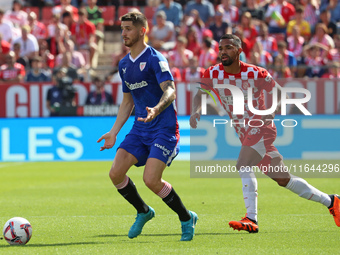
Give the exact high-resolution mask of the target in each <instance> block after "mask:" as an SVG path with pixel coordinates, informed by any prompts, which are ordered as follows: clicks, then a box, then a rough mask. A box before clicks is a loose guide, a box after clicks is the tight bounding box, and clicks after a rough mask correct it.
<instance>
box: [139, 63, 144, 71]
mask: <svg viewBox="0 0 340 255" xmlns="http://www.w3.org/2000/svg"><path fill="white" fill-rule="evenodd" d="M145 66H146V62H140V63H139V69H140V70H141V71H143V70H144V68H145Z"/></svg>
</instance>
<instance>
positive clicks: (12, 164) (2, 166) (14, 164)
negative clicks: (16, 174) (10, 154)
mask: <svg viewBox="0 0 340 255" xmlns="http://www.w3.org/2000/svg"><path fill="white" fill-rule="evenodd" d="M23 164H24V163H23V162H16V163H8V164H0V168H4V167H13V166H18V165H23Z"/></svg>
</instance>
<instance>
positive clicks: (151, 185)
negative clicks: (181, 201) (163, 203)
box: [143, 176, 160, 192]
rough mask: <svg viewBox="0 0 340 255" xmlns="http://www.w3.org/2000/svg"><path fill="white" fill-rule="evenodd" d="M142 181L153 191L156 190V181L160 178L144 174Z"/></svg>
mask: <svg viewBox="0 0 340 255" xmlns="http://www.w3.org/2000/svg"><path fill="white" fill-rule="evenodd" d="M143 181H144V183H145V185H146V186H147V187H148V188H149V189H150V190H151V191H153V192H156V187H157V186H158V183H159V182H160V180H156V179H155V178H152V177H148V176H144V177H143Z"/></svg>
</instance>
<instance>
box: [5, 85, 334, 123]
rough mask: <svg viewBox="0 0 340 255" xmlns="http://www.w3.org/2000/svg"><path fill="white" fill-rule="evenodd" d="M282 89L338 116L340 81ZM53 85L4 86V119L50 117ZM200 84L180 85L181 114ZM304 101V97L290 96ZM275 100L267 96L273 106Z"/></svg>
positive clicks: (83, 88)
mask: <svg viewBox="0 0 340 255" xmlns="http://www.w3.org/2000/svg"><path fill="white" fill-rule="evenodd" d="M277 82H278V83H279V84H280V85H281V86H285V87H299V88H305V89H308V90H309V91H310V92H311V99H310V100H309V102H308V103H307V104H306V108H307V109H308V110H309V111H310V112H311V113H312V114H337V113H339V109H340V108H339V105H340V80H336V79H331V80H330V79H308V80H307V79H290V80H287V79H285V80H279V79H278V80H277ZM51 86H53V85H52V84H51V83H19V84H18V83H14V84H2V85H0V117H8V118H13V117H47V116H49V112H48V109H47V108H46V95H47V91H48V89H49V88H50V87H51ZM74 86H75V88H76V89H77V96H76V100H77V103H78V105H79V106H82V105H84V103H85V100H86V97H87V94H88V93H89V91H91V90H93V89H94V87H92V86H93V85H91V84H89V83H76V84H74ZM197 87H198V85H197V83H195V84H189V83H185V82H180V83H177V99H176V105H177V112H178V114H179V115H189V114H190V106H191V97H192V95H193V94H195V93H196V91H197ZM105 89H106V90H107V91H108V92H110V93H112V95H113V99H114V102H115V103H116V104H120V102H121V100H122V97H123V92H122V88H121V84H106V85H105ZM290 96H291V97H293V98H294V97H300V96H303V95H294V94H293V95H290ZM270 102H271V98H270V96H267V103H268V104H269V105H270Z"/></svg>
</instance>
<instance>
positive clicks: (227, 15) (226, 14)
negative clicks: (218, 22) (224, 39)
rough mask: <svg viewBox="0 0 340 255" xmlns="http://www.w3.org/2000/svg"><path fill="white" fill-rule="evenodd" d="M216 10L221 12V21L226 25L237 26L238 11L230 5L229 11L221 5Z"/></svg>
mask: <svg viewBox="0 0 340 255" xmlns="http://www.w3.org/2000/svg"><path fill="white" fill-rule="evenodd" d="M216 9H220V10H222V11H223V17H222V20H223V21H224V22H227V23H228V24H237V23H238V20H239V11H238V8H237V7H236V6H233V5H230V6H229V9H225V8H224V6H223V4H219V5H218V6H217V8H216Z"/></svg>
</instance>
